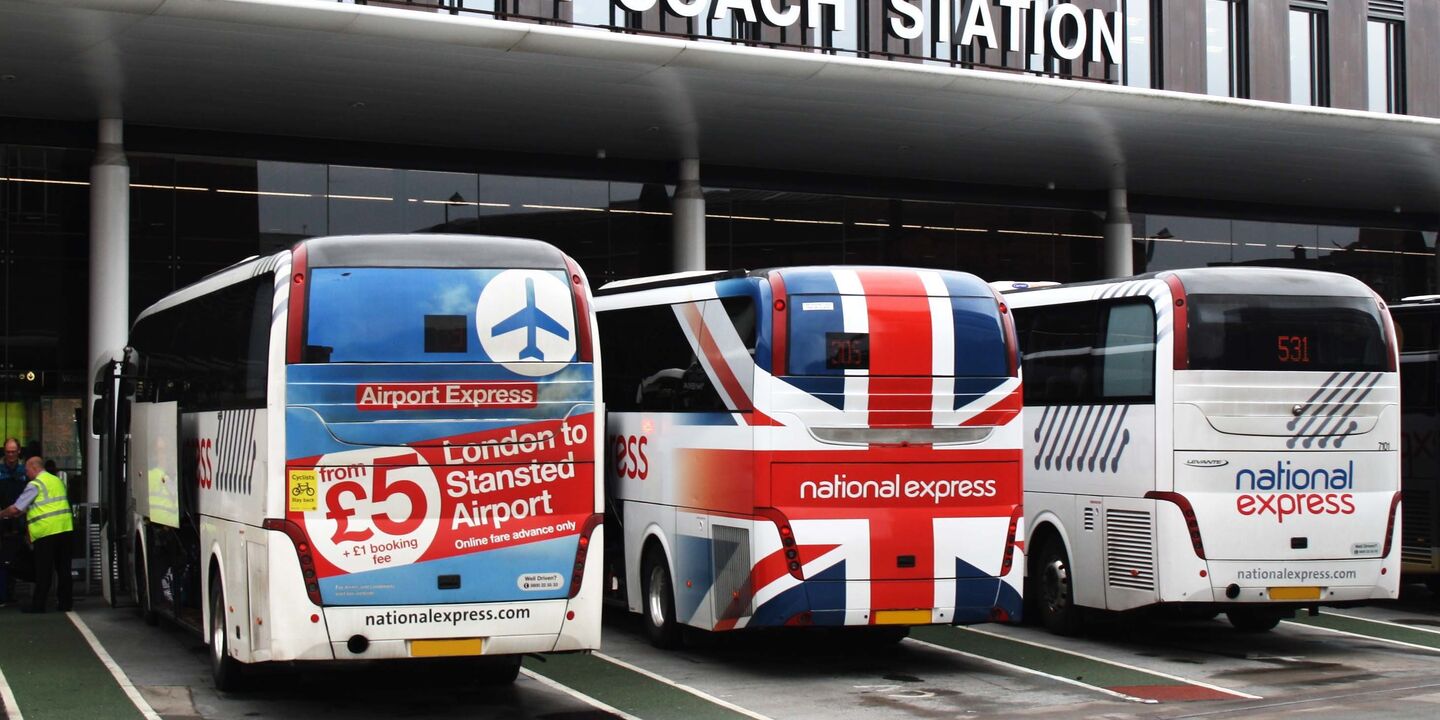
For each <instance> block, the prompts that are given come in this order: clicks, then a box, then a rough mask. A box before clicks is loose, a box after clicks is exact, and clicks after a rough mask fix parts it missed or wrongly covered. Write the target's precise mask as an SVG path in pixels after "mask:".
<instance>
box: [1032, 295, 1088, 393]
mask: <svg viewBox="0 0 1440 720" xmlns="http://www.w3.org/2000/svg"><path fill="white" fill-rule="evenodd" d="M1096 311H1097V306H1096V305H1095V304H1093V303H1074V304H1069V305H1048V306H1041V307H1033V308H1024V309H1017V310H1016V311H1015V317H1016V320H1017V321H1018V324H1019V326H1020V348H1021V350H1022V351H1023V360H1022V362H1023V363H1024V365H1023V369H1024V372H1025V404H1026V405H1070V404H1075V403H1084V402H1093V400H1094V398H1095V395H1096V392H1095V388H1094V384H1095V372H1094V358H1095V344H1096V341H1097V340H1098V339H1099V335H1100V332H1099V331H1100V318H1099V313H1098V312H1096Z"/></svg>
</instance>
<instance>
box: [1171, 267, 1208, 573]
mask: <svg viewBox="0 0 1440 720" xmlns="http://www.w3.org/2000/svg"><path fill="white" fill-rule="evenodd" d="M1165 284H1166V285H1169V286H1170V297H1171V300H1172V302H1173V303H1174V308H1173V309H1174V311H1175V321H1174V322H1173V323H1171V327H1172V328H1174V329H1173V330H1172V331H1171V333H1170V337H1171V338H1172V340H1171V342H1172V343H1173V344H1174V346H1175V369H1176V370H1188V369H1189V368H1190V305H1189V303H1187V302H1186V301H1185V284H1184V283H1182V282H1180V278H1178V277H1176V276H1175V274H1174V273H1169V274H1167V275H1165ZM1200 557H1205V556H1204V555H1201V556H1200Z"/></svg>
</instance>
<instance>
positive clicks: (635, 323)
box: [599, 305, 724, 412]
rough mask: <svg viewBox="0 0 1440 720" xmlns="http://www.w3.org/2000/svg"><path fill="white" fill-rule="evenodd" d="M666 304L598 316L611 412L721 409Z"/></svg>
mask: <svg viewBox="0 0 1440 720" xmlns="http://www.w3.org/2000/svg"><path fill="white" fill-rule="evenodd" d="M675 313H676V310H675V308H674V307H672V306H670V305H657V306H652V307H640V308H629V309H625V310H609V311H606V312H604V313H602V314H601V315H600V319H599V326H600V328H599V331H600V348H601V350H600V352H601V356H602V357H603V358H604V361H605V371H604V373H603V375H602V380H601V382H602V383H603V392H604V394H605V404H606V405H609V406H610V409H611V410H617V411H636V410H642V411H644V410H649V411H658V412H678V411H692V412H705V411H716V410H723V409H724V404H723V403H722V401H721V400H720V395H719V393H717V392H716V391H715V388H714V386H713V385H712V384H711V382H710V378H709V376H708V375H707V374H706V373H705V368H704V366H702V365H701V364H700V360H699V358H697V357H696V355H695V351H694V349H693V348H691V346H690V341H689V339H688V338H686V336H685V331H684V330H682V329H681V327H680V321H679V319H678V318H677V317H676V314H675Z"/></svg>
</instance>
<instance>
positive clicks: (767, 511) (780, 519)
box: [755, 508, 805, 580]
mask: <svg viewBox="0 0 1440 720" xmlns="http://www.w3.org/2000/svg"><path fill="white" fill-rule="evenodd" d="M755 514H756V515H759V516H760V517H763V518H765V519H766V520H769V521H770V522H773V523H775V527H776V528H778V529H779V530H780V545H781V546H782V547H783V548H784V551H785V569H786V570H789V571H790V576H791V577H793V578H795V579H796V580H804V579H805V574H804V573H803V572H801V570H800V546H799V545H797V544H796V543H795V531H794V530H791V529H790V520H789V518H786V517H785V515H784V514H782V513H781V512H780V511H779V510H776V509H774V508H760V509H758V510H756V511H755Z"/></svg>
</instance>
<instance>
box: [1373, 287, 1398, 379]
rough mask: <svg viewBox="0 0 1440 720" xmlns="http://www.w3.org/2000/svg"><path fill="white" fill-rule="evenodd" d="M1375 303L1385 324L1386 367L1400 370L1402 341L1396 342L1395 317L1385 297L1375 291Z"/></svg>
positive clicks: (1396, 370)
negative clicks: (1391, 314)
mask: <svg viewBox="0 0 1440 720" xmlns="http://www.w3.org/2000/svg"><path fill="white" fill-rule="evenodd" d="M1375 304H1376V305H1377V306H1379V308H1380V318H1381V320H1380V322H1382V323H1383V324H1384V325H1385V328H1384V329H1385V368H1386V369H1387V370H1389V371H1390V372H1399V371H1400V368H1399V367H1398V362H1399V361H1398V360H1397V358H1398V357H1400V348H1399V347H1397V346H1398V345H1399V344H1400V343H1399V342H1396V339H1395V337H1396V335H1395V318H1393V317H1391V316H1390V310H1389V308H1387V307H1385V299H1384V298H1382V297H1380V294H1379V293H1375Z"/></svg>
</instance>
